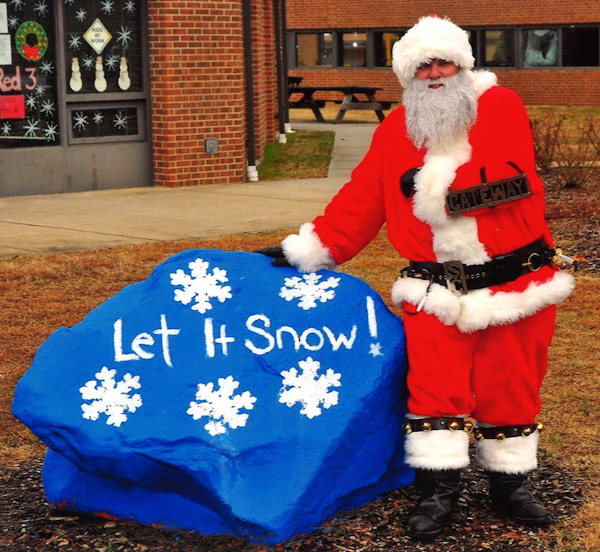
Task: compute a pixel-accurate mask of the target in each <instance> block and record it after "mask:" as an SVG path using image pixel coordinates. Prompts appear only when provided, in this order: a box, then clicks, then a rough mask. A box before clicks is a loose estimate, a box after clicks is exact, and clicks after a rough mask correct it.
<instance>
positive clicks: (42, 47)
mask: <svg viewBox="0 0 600 552" xmlns="http://www.w3.org/2000/svg"><path fill="white" fill-rule="evenodd" d="M30 34H32V35H35V36H36V37H37V44H36V45H35V46H29V44H27V41H26V38H27V36H28V35H30ZM15 43H16V45H17V52H19V54H21V56H22V57H24V58H25V59H26V60H27V61H38V60H40V59H42V58H43V57H44V54H45V53H46V50H47V49H48V35H47V34H46V31H45V30H44V27H42V26H41V25H40V24H39V23H36V22H35V21H25V22H24V23H21V25H20V26H19V28H18V29H17V32H16V34H15Z"/></svg>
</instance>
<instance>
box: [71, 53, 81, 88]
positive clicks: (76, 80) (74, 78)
mask: <svg viewBox="0 0 600 552" xmlns="http://www.w3.org/2000/svg"><path fill="white" fill-rule="evenodd" d="M69 86H70V87H71V90H73V92H79V91H80V90H81V87H82V86H83V82H82V81H81V71H80V69H79V59H77V58H76V57H74V58H73V60H72V61H71V80H70V81H69Z"/></svg>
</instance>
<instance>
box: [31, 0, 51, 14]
mask: <svg viewBox="0 0 600 552" xmlns="http://www.w3.org/2000/svg"><path fill="white" fill-rule="evenodd" d="M33 11H34V12H35V13H37V14H38V15H39V16H44V15H46V12H47V11H48V4H46V0H40V1H39V2H38V3H37V4H36V5H35V7H34V8H33Z"/></svg>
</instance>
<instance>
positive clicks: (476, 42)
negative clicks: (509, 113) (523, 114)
mask: <svg viewBox="0 0 600 552" xmlns="http://www.w3.org/2000/svg"><path fill="white" fill-rule="evenodd" d="M432 12H435V13H437V14H439V15H441V16H447V17H450V19H452V21H453V22H455V23H456V24H458V25H459V26H461V27H463V28H465V29H467V30H468V31H469V34H470V38H471V43H472V45H473V50H474V53H475V58H476V66H477V67H479V68H490V69H491V70H492V71H494V72H495V73H496V74H497V75H498V78H499V83H500V84H502V85H504V86H509V87H511V88H513V89H515V90H516V91H517V92H518V93H519V94H520V95H521V96H522V98H523V100H524V101H525V102H526V103H529V104H538V105H558V104H571V105H595V106H598V105H600V86H598V84H599V83H600V8H599V7H598V2H597V1H596V0H574V1H572V2H564V1H562V0H541V1H538V2H519V1H517V0H488V1H487V2H458V1H456V0H435V1H422V2H409V1H406V0H399V1H397V2H389V1H387V0H372V1H371V2H369V3H368V5H366V4H365V3H364V2H362V1H360V0H348V1H346V2H321V1H318V0H287V28H288V66H289V70H290V74H291V75H295V76H302V77H303V78H304V80H303V81H302V84H303V85H319V86H326V85H332V86H337V85H344V84H353V85H365V86H379V87H382V88H383V90H382V91H381V93H378V97H380V98H381V99H382V100H388V101H398V100H399V98H400V96H401V94H402V91H401V88H400V85H399V84H398V82H397V79H396V77H395V75H394V74H393V73H392V71H391V69H390V65H391V63H390V61H391V59H390V48H391V44H393V42H394V41H396V40H397V39H398V38H399V37H400V36H401V35H402V33H403V31H405V30H406V29H408V28H410V27H411V26H412V25H413V24H414V23H416V22H417V20H418V19H419V17H421V16H423V15H429V14H430V13H432Z"/></svg>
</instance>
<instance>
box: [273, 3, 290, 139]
mask: <svg viewBox="0 0 600 552" xmlns="http://www.w3.org/2000/svg"><path fill="white" fill-rule="evenodd" d="M279 2H280V0H273V20H274V22H275V25H274V29H273V30H274V31H275V64H276V71H277V106H278V114H277V120H278V122H279V143H280V144H285V143H286V136H285V101H284V93H287V89H286V83H287V77H286V75H285V74H284V72H283V59H282V55H283V50H282V40H281V32H282V19H281V10H280V9H279Z"/></svg>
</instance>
